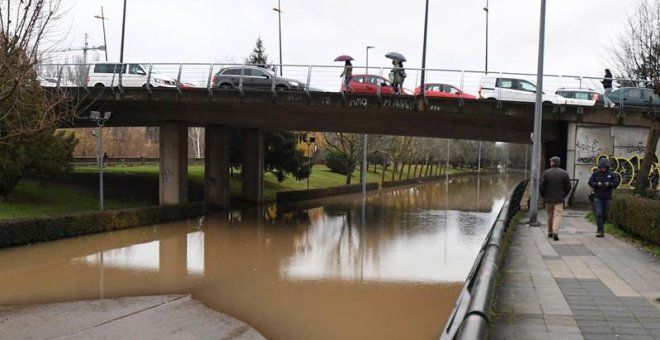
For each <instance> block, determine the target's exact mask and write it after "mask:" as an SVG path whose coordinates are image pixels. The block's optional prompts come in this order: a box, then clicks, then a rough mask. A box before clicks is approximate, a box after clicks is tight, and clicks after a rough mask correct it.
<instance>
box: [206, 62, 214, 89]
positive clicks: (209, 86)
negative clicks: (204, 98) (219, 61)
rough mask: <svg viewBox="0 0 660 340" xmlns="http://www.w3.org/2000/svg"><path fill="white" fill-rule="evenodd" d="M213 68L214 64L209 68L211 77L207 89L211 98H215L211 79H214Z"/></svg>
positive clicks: (208, 79)
mask: <svg viewBox="0 0 660 340" xmlns="http://www.w3.org/2000/svg"><path fill="white" fill-rule="evenodd" d="M213 66H214V64H211V66H209V75H208V78H207V79H206V89H207V90H208V91H209V96H213V89H212V87H213V84H211V79H213Z"/></svg>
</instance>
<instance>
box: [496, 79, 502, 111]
mask: <svg viewBox="0 0 660 340" xmlns="http://www.w3.org/2000/svg"><path fill="white" fill-rule="evenodd" d="M499 79H502V72H500V77H499ZM495 88H496V89H497V108H498V109H501V108H502V89H501V87H498V86H497V80H495Z"/></svg>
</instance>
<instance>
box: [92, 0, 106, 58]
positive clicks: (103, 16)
mask: <svg viewBox="0 0 660 340" xmlns="http://www.w3.org/2000/svg"><path fill="white" fill-rule="evenodd" d="M94 17H95V18H96V19H100V20H101V23H102V25H103V46H105V61H108V41H107V40H106V38H105V21H106V20H108V18H106V17H105V15H104V14H103V6H101V15H95V16H94Z"/></svg>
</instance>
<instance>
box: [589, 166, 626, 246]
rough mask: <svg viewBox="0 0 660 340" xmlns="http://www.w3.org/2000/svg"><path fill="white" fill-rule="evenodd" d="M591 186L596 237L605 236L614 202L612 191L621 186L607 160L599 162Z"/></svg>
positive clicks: (591, 178)
mask: <svg viewBox="0 0 660 340" xmlns="http://www.w3.org/2000/svg"><path fill="white" fill-rule="evenodd" d="M589 186H590V187H592V188H593V189H594V210H595V211H596V225H597V228H598V229H596V237H604V236H605V229H604V226H605V221H606V220H607V212H608V210H610V203H611V202H612V191H613V190H614V189H616V187H618V186H619V178H618V177H617V175H616V174H614V173H613V172H612V171H610V162H609V160H608V159H607V158H601V159H600V160H599V161H598V171H596V172H594V173H593V174H591V177H590V178H589Z"/></svg>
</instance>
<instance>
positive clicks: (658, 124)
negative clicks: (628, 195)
mask: <svg viewBox="0 0 660 340" xmlns="http://www.w3.org/2000/svg"><path fill="white" fill-rule="evenodd" d="M659 138H660V120H657V119H654V120H652V121H651V126H650V128H649V136H648V138H647V139H646V152H645V153H644V159H643V160H642V166H641V167H640V169H639V174H638V175H637V179H636V180H635V194H637V195H644V194H645V193H646V190H648V188H649V186H650V182H649V174H650V173H651V165H652V164H653V162H654V161H655V152H656V148H657V146H658V139H659Z"/></svg>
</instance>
